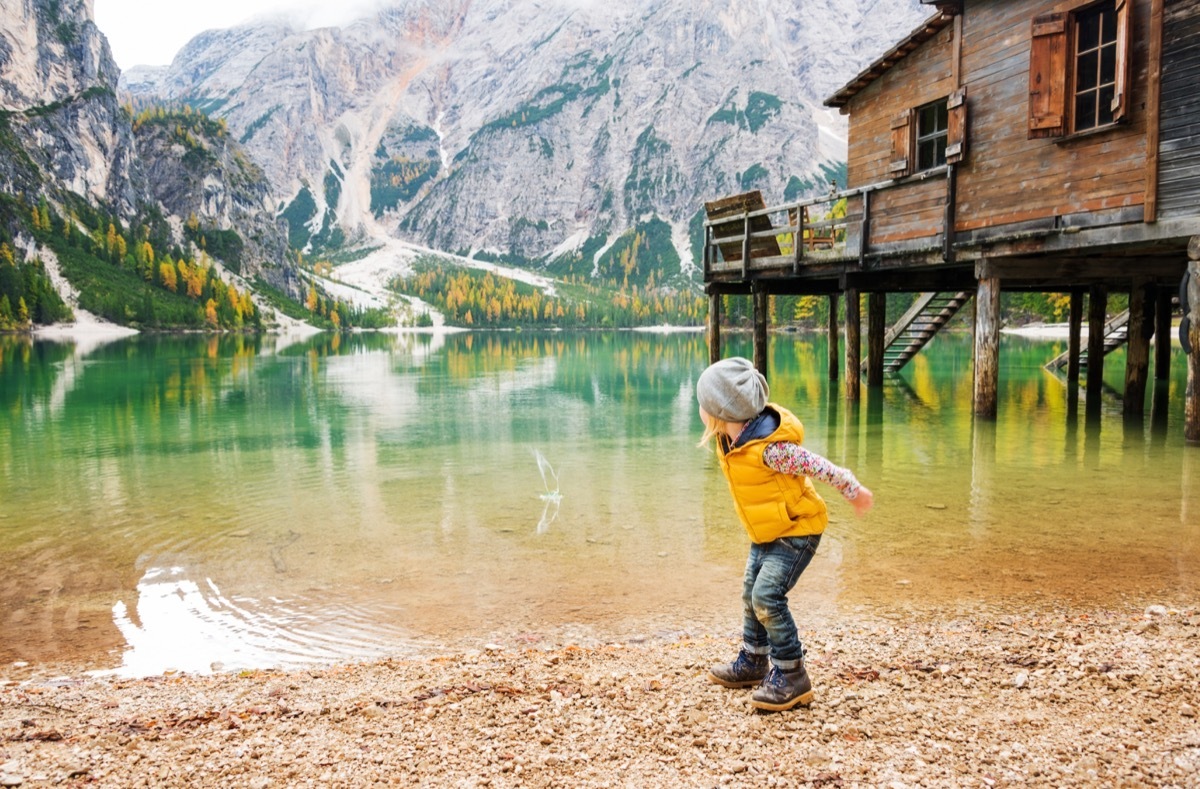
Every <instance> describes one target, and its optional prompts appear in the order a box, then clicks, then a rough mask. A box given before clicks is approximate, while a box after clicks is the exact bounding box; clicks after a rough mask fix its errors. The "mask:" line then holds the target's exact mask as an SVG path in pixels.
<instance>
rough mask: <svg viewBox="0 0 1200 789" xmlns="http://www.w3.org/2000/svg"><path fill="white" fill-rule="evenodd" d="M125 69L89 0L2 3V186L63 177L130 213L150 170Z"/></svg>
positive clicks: (28, 186)
mask: <svg viewBox="0 0 1200 789" xmlns="http://www.w3.org/2000/svg"><path fill="white" fill-rule="evenodd" d="M119 76H120V72H119V71H118V69H117V66H116V64H115V63H114V62H113V59H112V54H111V53H110V51H109V48H108V42H107V40H106V39H105V38H104V36H103V35H102V34H101V33H100V31H99V30H98V29H97V28H96V25H95V23H94V22H93V21H92V12H91V3H90V2H81V1H80V0H75V1H74V2H71V0H58V1H57V2H50V1H42V0H38V1H34V2H31V1H30V0H24V1H22V2H4V3H3V4H0V135H2V145H3V148H4V151H5V154H7V155H6V156H4V157H2V158H0V187H3V191H4V192H6V193H10V194H11V193H13V192H15V191H19V190H20V191H24V190H34V192H35V193H36V192H37V191H38V190H40V189H42V188H50V187H54V186H57V187H61V188H63V189H66V190H68V191H70V192H72V193H74V194H77V195H79V196H81V197H83V198H85V199H88V200H92V201H95V202H104V203H107V204H108V205H109V206H110V207H111V208H112V210H113V211H114V212H115V213H116V214H118V215H120V216H125V217H130V216H132V215H133V214H134V213H135V211H136V208H137V205H138V200H139V194H138V189H137V184H138V182H139V181H140V180H141V177H142V175H141V171H140V165H139V162H138V159H137V153H136V151H135V148H134V143H133V132H132V130H131V129H130V126H129V122H128V119H127V118H125V117H124V114H123V113H122V111H121V108H120V107H119V106H118V104H117V97H116V88H117V79H118V77H119Z"/></svg>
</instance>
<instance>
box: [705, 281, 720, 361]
mask: <svg viewBox="0 0 1200 789" xmlns="http://www.w3.org/2000/svg"><path fill="white" fill-rule="evenodd" d="M719 361H721V294H720V293H709V294H708V363H709V364H715V363H716V362H719Z"/></svg>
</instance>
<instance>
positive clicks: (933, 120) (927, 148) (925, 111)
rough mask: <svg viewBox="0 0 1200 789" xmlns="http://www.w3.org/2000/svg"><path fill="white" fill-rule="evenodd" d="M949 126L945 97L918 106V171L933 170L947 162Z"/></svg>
mask: <svg viewBox="0 0 1200 789" xmlns="http://www.w3.org/2000/svg"><path fill="white" fill-rule="evenodd" d="M948 126H949V114H948V112H947V110H946V100H945V99H940V100H938V101H934V102H931V103H929V104H926V105H925V106H924V107H918V108H917V170H916V171H917V172H921V171H922V170H932V169H933V168H934V167H939V166H941V165H943V164H945V163H946V129H947V128H948Z"/></svg>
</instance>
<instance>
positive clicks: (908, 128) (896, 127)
mask: <svg viewBox="0 0 1200 789" xmlns="http://www.w3.org/2000/svg"><path fill="white" fill-rule="evenodd" d="M912 114H913V111H912V110H905V111H904V112H902V113H900V114H899V115H897V116H896V117H894V118H892V160H891V163H890V164H889V165H888V175H889V176H891V177H892V178H903V177H904V176H906V175H908V174H909V173H910V172H912Z"/></svg>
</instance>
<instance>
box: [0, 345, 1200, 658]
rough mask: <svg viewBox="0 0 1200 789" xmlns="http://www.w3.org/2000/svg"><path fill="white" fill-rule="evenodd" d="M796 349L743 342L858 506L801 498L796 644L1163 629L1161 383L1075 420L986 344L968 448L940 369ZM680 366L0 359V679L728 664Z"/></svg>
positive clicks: (75, 351) (1036, 352)
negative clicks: (847, 481) (822, 626)
mask: <svg viewBox="0 0 1200 789" xmlns="http://www.w3.org/2000/svg"><path fill="white" fill-rule="evenodd" d="M727 339H728V344H727V349H726V350H725V355H727V356H728V355H734V354H742V355H750V353H751V349H750V345H749V341H748V338H746V337H744V336H741V335H734V336H732V337H731V338H727ZM825 343H826V340H825V338H824V336H822V335H806V334H788V335H778V336H773V337H772V339H771V352H770V375H769V379H770V382H771V386H772V399H774V400H776V401H777V402H780V403H782V404H784V405H786V406H788V407H789V408H791V409H792V410H793V411H795V412H796V414H797V415H798V416H799V417H800V418H801V420H802V421H803V422H804V423H805V427H806V431H807V436H806V440H805V443H806V445H807V446H808V447H809V448H811V449H813V450H814V451H817V452H819V453H821V454H824V455H826V456H827V457H829V458H830V459H831V460H833V461H834V462H836V463H839V464H841V465H845V466H848V467H850V468H852V469H853V470H854V471H855V472H856V473H857V474H858V476H859V478H860V479H861V480H862V481H863V482H864V483H865V484H867V485H868V486H870V487H871V488H872V489H873V490H874V491H875V493H876V497H877V505H876V509H875V511H873V512H872V513H871V514H870V515H869V516H868V517H866V518H864V519H858V518H855V517H854V515H853V514H852V511H851V509H850V508H849V506H848V505H846V504H845V503H844V502H842V501H841V500H840V499H839V497H838V496H837V494H836V493H835V492H834V491H832V490H831V489H829V488H827V487H823V486H819V487H820V488H822V490H821V492H822V494H823V495H825V497H826V499H827V500H828V501H829V502H830V511H831V524H830V528H829V530H828V532H827V533H826V537H825V539H824V540H823V542H822V545H821V548H820V551H819V552H818V554H817V558H816V559H815V560H814V562H813V564H812V566H811V567H810V569H809V571H808V572H807V573H806V574H805V576H804V577H803V578H802V579H801V582H800V584H799V586H798V587H797V589H796V590H795V592H794V594H793V598H792V604H793V610H794V611H796V613H797V619H798V620H799V622H800V625H801V628H802V630H803V629H804V628H805V627H806V626H808V625H809V624H811V625H813V626H817V625H818V624H819V623H820V622H822V621H827V620H829V619H830V618H832V617H837V616H839V615H844V614H855V613H862V612H865V613H869V614H870V615H872V616H884V617H891V616H896V617H900V616H908V615H911V614H912V613H913V612H919V613H920V614H922V615H932V616H959V615H968V616H969V615H970V613H971V612H972V611H974V610H980V609H987V610H990V611H994V610H1004V609H1006V608H1016V607H1020V606H1023V605H1027V604H1038V605H1045V604H1046V603H1047V601H1048V602H1049V603H1050V604H1052V605H1061V606H1064V607H1070V606H1079V607H1081V608H1086V607H1089V606H1117V607H1122V606H1124V607H1128V608H1129V610H1130V611H1132V612H1135V613H1137V612H1140V611H1141V607H1143V606H1144V605H1147V604H1151V603H1162V604H1165V605H1182V604H1184V603H1186V601H1188V600H1189V599H1190V600H1194V597H1195V594H1196V592H1197V586H1198V584H1197V578H1198V577H1200V575H1198V573H1200V449H1197V448H1195V447H1191V448H1189V447H1186V446H1185V445H1184V441H1183V426H1182V419H1183V389H1184V365H1183V362H1184V360H1183V357H1182V354H1181V353H1180V352H1179V351H1178V349H1176V351H1175V356H1174V359H1173V366H1172V370H1171V376H1170V378H1169V380H1168V381H1167V382H1165V384H1164V385H1162V386H1160V387H1159V390H1158V396H1157V398H1156V397H1155V394H1154V393H1153V392H1151V393H1150V394H1149V395H1148V397H1147V401H1148V405H1147V414H1146V417H1145V419H1143V420H1138V421H1132V422H1131V421H1129V420H1125V419H1123V418H1122V417H1121V415H1120V404H1119V401H1118V400H1117V399H1116V398H1115V396H1114V394H1115V392H1114V391H1111V390H1119V389H1120V386H1121V381H1122V378H1123V357H1122V356H1121V355H1120V353H1119V352H1118V353H1117V354H1114V355H1113V356H1111V357H1110V358H1109V361H1108V365H1107V368H1106V369H1107V374H1106V382H1107V383H1108V388H1109V389H1110V391H1108V392H1106V394H1105V395H1104V398H1103V402H1102V409H1101V414H1100V416H1099V417H1098V418H1096V419H1094V420H1089V419H1086V418H1085V417H1084V414H1083V406H1082V403H1081V404H1080V406H1079V410H1078V412H1075V411H1073V410H1072V409H1071V408H1070V406H1069V403H1068V398H1067V393H1066V389H1065V387H1064V384H1063V383H1062V381H1061V380H1060V379H1058V378H1056V377H1055V376H1053V375H1051V374H1050V373H1047V372H1045V371H1044V370H1043V369H1042V367H1041V365H1042V364H1043V363H1044V362H1045V361H1047V360H1049V359H1051V358H1053V357H1054V356H1055V355H1057V354H1058V353H1059V352H1060V351H1062V350H1063V349H1064V348H1065V344H1064V343H1063V342H1049V341H1029V340H1021V339H1015V338H1005V340H1004V342H1003V344H1002V353H1001V364H1002V369H1001V384H1000V404H999V416H998V418H997V419H996V420H995V421H977V420H975V419H974V418H973V417H972V414H971V392H972V385H971V369H970V364H971V341H970V338H969V337H968V336H956V335H947V336H943V337H939V338H937V339H936V340H935V341H934V342H933V343H932V344H931V345H930V346H929V348H927V349H926V351H924V352H922V354H921V355H920V356H918V357H917V359H916V360H915V361H914V362H913V363H912V364H910V365H909V367H907V368H906V369H905V370H904V371H903V373H902V374H901V376H900V377H899V378H898V379H896V380H893V381H891V382H889V384H888V385H887V386H885V387H883V388H882V389H878V390H864V392H865V394H864V399H863V400H862V402H861V403H859V404H850V403H847V402H846V401H845V400H844V399H843V398H842V394H841V392H842V384H840V383H834V384H831V383H830V382H829V381H827V380H826V377H825V369H826V361H825V360H826V345H825ZM706 359H707V350H706V347H705V342H704V338H703V337H702V336H700V335H698V334H646V333H629V332H621V333H580V334H563V333H530V332H524V333H496V334H490V333H465V334H451V335H421V334H401V335H395V334H378V335H373V334H364V335H352V336H342V337H336V336H330V335H318V336H316V337H313V338H310V339H306V340H301V341H296V342H288V341H285V340H283V339H281V338H272V337H265V338H246V337H214V338H205V337H134V338H129V339H121V340H115V341H111V342H107V343H103V344H100V345H98V346H88V347H85V346H83V345H77V344H74V343H70V342H49V341H30V340H27V339H17V338H11V337H5V338H0V439H2V442H0V557H2V558H3V561H4V565H5V573H4V574H3V577H2V579H0V617H2V619H0V621H2V622H3V631H4V638H3V639H0V661H2V662H8V663H11V662H13V661H27V662H31V663H35V664H36V663H45V662H72V663H76V664H79V663H83V664H85V665H88V666H91V667H94V668H96V669H99V670H111V671H116V672H118V673H122V674H129V675H139V674H154V673H159V672H162V671H165V670H170V669H175V670H185V671H208V670H212V669H222V668H223V669H237V668H256V667H269V666H296V665H304V664H308V663H321V662H327V661H331V660H357V659H369V658H374V657H382V656H391V655H399V656H404V655H417V654H430V653H444V652H447V651H455V650H461V649H478V648H482V647H483V646H485V645H488V644H499V645H501V646H504V647H506V648H516V647H526V646H533V647H538V646H547V647H549V646H555V645H561V644H566V643H579V644H584V643H601V642H608V641H614V640H621V641H636V642H643V641H648V640H654V639H672V638H676V637H678V636H680V635H682V634H693V635H696V634H717V635H728V636H729V637H731V638H734V637H736V634H737V633H738V632H740V623H739V615H740V614H739V611H740V601H739V599H738V597H739V594H740V578H741V573H742V563H743V561H744V557H745V548H746V543H745V537H744V535H743V533H742V532H741V529H740V527H739V526H738V524H737V522H736V519H735V517H734V515H733V510H732V507H731V504H730V501H729V495H728V491H727V490H726V488H725V484H724V481H723V480H722V479H721V477H720V474H719V471H718V470H717V468H716V465H715V462H714V460H713V457H712V455H711V454H710V453H709V452H707V451H706V450H705V449H701V448H697V446H696V442H697V441H698V439H699V436H700V432H701V426H700V422H699V419H698V417H697V415H696V406H695V395H694V389H693V386H694V381H695V379H696V377H697V376H698V375H699V373H700V371H701V370H702V369H703V368H704V365H705V361H706ZM1156 400H1157V402H1156ZM539 455H540V456H541V457H542V458H543V459H544V460H545V461H546V462H547V463H548V467H549V468H546V467H544V466H542V465H540V464H539V462H538V456H539ZM544 470H545V471H547V473H546V474H543V471H544ZM551 470H552V471H553V474H556V475H557V479H555V477H554V476H553V474H551V473H549V471H551ZM556 491H557V493H558V496H554V495H552V494H554V493H555V492H556Z"/></svg>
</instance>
